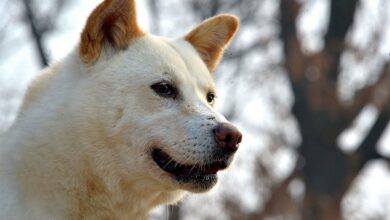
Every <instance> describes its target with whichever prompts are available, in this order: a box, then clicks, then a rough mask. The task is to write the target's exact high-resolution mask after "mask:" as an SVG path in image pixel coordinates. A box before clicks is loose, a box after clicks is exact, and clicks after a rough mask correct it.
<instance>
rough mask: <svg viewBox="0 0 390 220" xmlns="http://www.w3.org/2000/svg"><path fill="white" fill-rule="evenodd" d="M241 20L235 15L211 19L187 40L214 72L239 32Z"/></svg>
mask: <svg viewBox="0 0 390 220" xmlns="http://www.w3.org/2000/svg"><path fill="white" fill-rule="evenodd" d="M238 26H239V20H238V18H237V17H236V16H233V15H227V14H223V15H218V16H215V17H212V18H209V19H207V20H205V21H204V22H202V23H201V24H200V25H198V26H197V27H196V28H195V29H194V30H192V31H191V32H190V33H189V34H187V36H186V37H185V40H187V41H188V42H190V43H191V44H192V46H194V47H195V49H196V50H197V51H198V53H199V55H200V56H201V58H202V59H203V61H204V62H205V63H206V65H207V67H208V69H209V71H210V72H213V71H214V70H215V69H216V68H217V66H218V64H219V62H220V60H221V58H222V55H223V52H224V50H225V48H226V47H227V46H228V45H229V43H230V41H231V40H232V38H233V37H234V35H235V34H236V32H237V29H238Z"/></svg>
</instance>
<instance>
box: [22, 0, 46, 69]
mask: <svg viewBox="0 0 390 220" xmlns="http://www.w3.org/2000/svg"><path fill="white" fill-rule="evenodd" d="M23 4H24V6H25V10H26V16H27V21H28V23H29V25H30V28H31V33H32V35H33V39H34V41H35V46H36V47H37V49H38V53H39V58H40V61H41V64H42V66H47V65H48V64H49V62H48V60H47V56H46V53H45V51H44V49H43V43H42V35H41V33H40V32H39V31H38V28H37V25H36V23H35V17H34V14H33V12H32V10H31V5H30V2H29V1H28V0H23Z"/></svg>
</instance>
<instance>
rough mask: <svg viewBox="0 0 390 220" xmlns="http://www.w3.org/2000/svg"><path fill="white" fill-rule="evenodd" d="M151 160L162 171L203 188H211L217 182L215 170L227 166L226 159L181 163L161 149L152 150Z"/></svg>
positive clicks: (178, 179)
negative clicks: (200, 162)
mask: <svg viewBox="0 0 390 220" xmlns="http://www.w3.org/2000/svg"><path fill="white" fill-rule="evenodd" d="M152 158H153V161H154V162H155V163H156V164H157V165H158V166H159V167H160V169H162V170H163V171H165V172H167V173H170V174H172V175H174V177H175V178H176V180H177V181H179V182H181V183H192V184H193V185H197V186H200V187H201V188H203V189H208V188H211V187H212V186H213V185H214V184H215V183H216V182H217V175H216V174H217V172H218V171H220V170H223V169H225V168H227V167H228V166H229V162H230V161H228V160H216V161H213V162H209V163H203V164H192V165H190V164H181V163H179V162H177V161H175V160H173V159H172V158H171V157H170V156H169V155H168V154H167V153H165V152H164V151H162V150H161V149H154V150H153V151H152Z"/></svg>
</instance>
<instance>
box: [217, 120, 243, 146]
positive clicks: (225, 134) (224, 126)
mask: <svg viewBox="0 0 390 220" xmlns="http://www.w3.org/2000/svg"><path fill="white" fill-rule="evenodd" d="M213 133H214V138H215V141H216V142H217V146H218V147H220V148H223V149H224V150H228V151H232V152H234V151H236V150H237V149H238V144H239V143H241V140H242V134H241V132H240V131H239V130H238V129H237V128H236V127H234V126H233V125H232V124H229V123H221V124H219V125H217V127H215V128H214V129H213Z"/></svg>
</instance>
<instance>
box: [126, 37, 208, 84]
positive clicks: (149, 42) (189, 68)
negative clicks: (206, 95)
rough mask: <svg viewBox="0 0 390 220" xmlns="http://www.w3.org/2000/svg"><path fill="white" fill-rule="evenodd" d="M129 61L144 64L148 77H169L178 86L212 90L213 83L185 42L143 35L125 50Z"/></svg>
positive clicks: (190, 47) (199, 59)
mask: <svg viewBox="0 0 390 220" xmlns="http://www.w3.org/2000/svg"><path fill="white" fill-rule="evenodd" d="M129 49H130V53H129V55H128V56H129V57H131V59H129V60H131V62H132V63H135V64H140V63H144V64H146V60H147V61H148V62H147V65H142V66H143V70H142V72H145V73H147V74H149V76H150V77H153V78H156V77H163V78H169V79H170V80H172V81H175V82H178V83H183V82H185V83H191V84H194V85H195V86H196V87H198V88H199V89H201V90H214V87H215V85H214V81H213V79H212V76H211V74H210V72H209V71H208V69H207V66H206V65H205V63H204V62H203V61H202V59H201V58H200V56H199V55H198V53H197V52H196V50H195V49H194V48H193V47H192V46H191V44H190V43H188V42H187V41H185V40H182V39H177V40H172V39H168V38H163V37H158V36H153V35H146V36H144V37H142V39H139V40H138V41H136V42H134V44H133V45H132V46H131V47H130V48H129Z"/></svg>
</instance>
